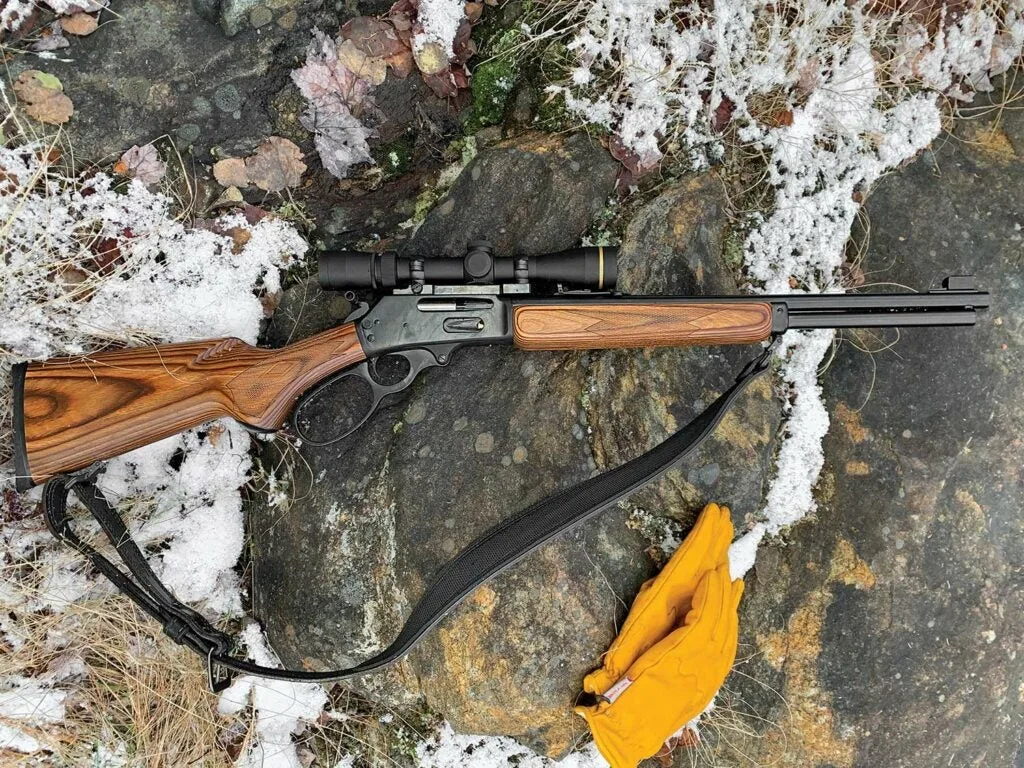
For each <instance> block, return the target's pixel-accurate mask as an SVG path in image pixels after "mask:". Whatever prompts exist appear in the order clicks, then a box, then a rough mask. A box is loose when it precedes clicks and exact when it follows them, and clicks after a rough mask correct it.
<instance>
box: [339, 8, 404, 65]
mask: <svg viewBox="0 0 1024 768" xmlns="http://www.w3.org/2000/svg"><path fill="white" fill-rule="evenodd" d="M341 36H342V38H344V39H345V40H351V41H352V44H353V45H354V46H355V47H356V48H358V49H359V50H360V51H362V52H363V53H365V54H366V55H367V56H371V57H373V58H378V59H380V58H383V59H386V58H387V57H388V56H394V55H395V54H396V53H399V52H401V51H402V50H403V49H408V47H409V46H408V45H407V44H406V43H404V42H402V41H401V40H400V39H399V37H398V32H397V30H396V29H395V26H394V24H390V23H388V22H386V21H383V20H381V19H375V18H373V17H372V16H357V17H356V18H354V19H349V20H348V21H347V22H345V24H344V26H343V27H342V28H341Z"/></svg>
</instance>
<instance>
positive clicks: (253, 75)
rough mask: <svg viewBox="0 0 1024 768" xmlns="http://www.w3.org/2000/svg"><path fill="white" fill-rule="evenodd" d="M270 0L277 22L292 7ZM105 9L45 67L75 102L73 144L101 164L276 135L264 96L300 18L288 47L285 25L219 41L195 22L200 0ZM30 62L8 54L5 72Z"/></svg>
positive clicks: (278, 77)
mask: <svg viewBox="0 0 1024 768" xmlns="http://www.w3.org/2000/svg"><path fill="white" fill-rule="evenodd" d="M273 4H274V6H275V7H277V8H279V9H278V10H276V11H274V13H275V14H277V17H278V18H280V16H281V15H282V14H283V13H284V12H285V10H284V5H288V6H293V7H297V6H299V5H300V3H299V2H298V1H297V0H288V1H287V2H283V0H273ZM214 5H216V4H214ZM302 5H304V7H307V8H308V7H309V6H310V5H315V3H310V2H306V3H304V4H302ZM111 10H112V11H113V12H114V13H116V16H115V17H114V18H112V19H111V20H109V21H107V22H106V23H104V24H103V25H102V26H101V27H100V29H99V30H97V31H96V32H95V33H93V34H92V35H90V36H89V37H84V38H77V39H75V40H74V41H73V42H72V47H71V48H69V49H67V50H66V51H64V52H63V53H62V55H61V56H60V57H58V58H55V59H52V60H50V61H47V62H45V65H44V66H43V69H45V70H46V71H47V72H49V73H51V74H53V75H56V76H57V77H59V78H60V80H61V81H62V83H63V84H64V90H65V92H67V93H68V94H69V95H70V97H71V99H72V101H73V102H74V104H75V115H74V116H73V117H72V119H71V120H70V122H68V124H67V126H66V129H67V131H68V135H69V138H70V141H71V144H72V146H73V147H76V148H78V149H79V151H81V152H84V153H85V154H86V155H87V156H88V157H89V158H90V159H91V160H100V159H102V158H104V157H111V156H114V157H116V156H117V155H119V154H120V153H121V152H123V151H124V150H126V149H127V148H128V147H130V146H132V145H133V144H145V143H147V142H150V141H153V140H154V139H157V138H159V137H161V136H164V135H166V136H170V137H171V138H172V139H173V140H174V142H175V144H176V146H177V147H178V149H179V150H180V151H182V152H183V153H184V152H186V151H187V149H188V148H189V147H195V148H196V149H197V150H198V151H199V152H200V153H201V154H202V153H206V152H208V151H209V150H210V149H211V148H212V147H220V148H221V149H222V150H224V152H225V153H226V154H234V153H243V152H248V151H250V150H251V149H252V148H253V146H255V144H256V143H258V142H259V141H260V140H262V139H263V138H265V137H266V136H268V135H271V134H273V133H274V130H273V124H274V117H275V116H274V115H273V114H272V112H271V110H270V108H269V104H268V100H269V96H270V94H272V93H274V92H276V91H277V90H278V89H280V88H282V87H283V86H284V85H286V84H287V77H288V71H287V69H284V68H281V67H277V66H274V65H275V63H276V62H277V61H278V60H287V58H288V55H287V54H286V51H287V52H288V53H290V54H291V55H296V54H298V53H299V52H301V51H302V50H304V48H305V44H306V42H305V41H307V40H308V39H309V33H308V26H305V25H308V24H309V23H310V22H311V19H310V18H309V17H308V16H307V14H303V18H304V19H305V25H304V29H305V31H303V32H302V33H301V35H297V36H295V37H294V38H293V40H294V43H293V44H292V45H291V46H290V48H289V45H288V44H287V43H284V41H285V38H286V37H287V36H288V35H289V30H287V29H284V28H282V27H281V26H279V25H278V24H276V23H272V24H267V25H266V26H263V27H261V28H260V29H258V30H255V29H251V28H250V29H249V30H248V31H247V32H246V33H245V34H241V35H238V36H237V37H235V38H234V39H231V40H228V39H225V37H224V34H223V32H222V30H221V29H220V28H219V27H218V26H216V25H214V24H211V23H209V22H208V21H205V20H203V18H201V13H200V11H202V12H203V14H205V15H208V14H209V8H207V7H205V6H204V4H203V3H197V9H194V8H193V7H192V4H190V3H188V2H185V1H184V0H144V1H142V2H114V3H112V4H111ZM239 29H240V27H239ZM283 43H284V46H283V48H282V44H283ZM37 65H38V62H33V61H32V60H31V58H30V57H22V58H20V59H16V60H15V61H13V62H12V64H11V73H12V77H14V76H17V74H18V72H19V71H20V70H21V69H28V68H31V67H34V66H37Z"/></svg>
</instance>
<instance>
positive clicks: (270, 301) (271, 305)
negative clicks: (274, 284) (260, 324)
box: [260, 291, 282, 317]
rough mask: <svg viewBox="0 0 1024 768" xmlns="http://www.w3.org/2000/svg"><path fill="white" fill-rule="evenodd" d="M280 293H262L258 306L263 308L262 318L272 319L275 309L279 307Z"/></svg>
mask: <svg viewBox="0 0 1024 768" xmlns="http://www.w3.org/2000/svg"><path fill="white" fill-rule="evenodd" d="M281 296H282V294H281V291H275V292H274V293H264V294H263V295H262V296H260V304H261V305H262V306H263V316H264V317H272V316H273V314H274V312H275V311H276V310H277V308H278V307H279V306H280V305H281Z"/></svg>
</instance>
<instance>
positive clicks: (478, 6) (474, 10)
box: [466, 3, 484, 24]
mask: <svg viewBox="0 0 1024 768" xmlns="http://www.w3.org/2000/svg"><path fill="white" fill-rule="evenodd" d="M483 12H484V4H483V3H466V18H467V19H469V23H470V24H476V23H477V22H478V21H480V17H481V16H482V15H483Z"/></svg>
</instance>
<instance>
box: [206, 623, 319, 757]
mask: <svg viewBox="0 0 1024 768" xmlns="http://www.w3.org/2000/svg"><path fill="white" fill-rule="evenodd" d="M242 641H243V642H244V643H245V645H246V647H247V648H248V651H249V658H250V659H252V660H253V661H254V662H256V663H257V664H261V665H263V666H270V667H278V666H280V662H279V661H278V658H277V656H276V655H275V654H274V652H273V651H272V650H271V649H270V646H268V645H267V641H266V639H265V638H264V637H263V632H262V630H261V629H260V627H259V625H258V624H256V623H255V622H250V623H249V625H248V626H247V627H246V628H245V629H244V630H243V631H242ZM249 702H251V703H252V707H253V710H254V713H255V725H254V729H255V732H256V740H255V741H254V742H252V743H251V744H250V745H249V748H248V749H247V750H246V751H245V752H243V753H242V754H241V755H240V756H239V758H238V760H237V761H236V762H235V766H236V768H303V764H302V763H301V762H300V760H299V755H298V752H297V750H296V747H295V743H294V742H293V741H292V736H293V735H294V734H299V733H301V732H302V731H303V730H305V728H306V723H307V722H312V721H315V720H316V719H317V718H319V716H320V713H321V712H323V709H324V706H325V705H326V704H327V693H326V691H325V690H324V688H323V686H321V685H317V684H315V683H291V682H287V681H285V680H263V679H260V678H255V677H252V676H250V675H244V676H242V677H239V678H237V679H235V681H234V682H233V683H232V684H231V686H230V687H229V688H228V689H227V690H225V691H224V692H223V693H222V694H221V696H220V701H219V703H218V711H219V712H220V714H222V715H230V714H237V713H238V712H240V711H241V710H242V709H243V707H245V705H246V704H247V703H249Z"/></svg>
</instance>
